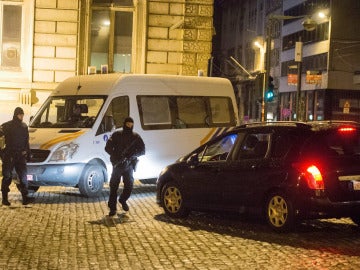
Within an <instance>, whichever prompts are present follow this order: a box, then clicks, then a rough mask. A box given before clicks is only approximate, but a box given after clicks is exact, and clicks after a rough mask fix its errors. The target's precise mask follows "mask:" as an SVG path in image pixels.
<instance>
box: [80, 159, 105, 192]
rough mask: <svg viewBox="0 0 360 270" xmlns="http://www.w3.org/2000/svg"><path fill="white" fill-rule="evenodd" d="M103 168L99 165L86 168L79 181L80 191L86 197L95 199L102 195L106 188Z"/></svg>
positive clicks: (89, 165) (90, 165)
mask: <svg viewBox="0 0 360 270" xmlns="http://www.w3.org/2000/svg"><path fill="white" fill-rule="evenodd" d="M104 181H105V177H104V173H103V167H102V166H101V165H99V164H88V165H86V166H85V168H84V170H83V173H82V176H81V178H80V180H79V190H80V193H81V194H82V195H84V196H85V197H95V196H98V195H99V194H100V192H101V191H102V189H103V186H104Z"/></svg>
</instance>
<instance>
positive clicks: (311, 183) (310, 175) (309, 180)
mask: <svg viewBox="0 0 360 270" xmlns="http://www.w3.org/2000/svg"><path fill="white" fill-rule="evenodd" d="M293 166H294V167H295V168H296V169H297V170H299V172H300V176H301V177H302V179H304V180H305V181H306V184H307V186H308V187H309V188H310V189H316V190H320V189H321V190H322V189H324V180H323V177H322V175H321V172H320V170H319V168H318V167H317V166H316V165H314V164H307V165H299V164H293Z"/></svg>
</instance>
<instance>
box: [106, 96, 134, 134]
mask: <svg viewBox="0 0 360 270" xmlns="http://www.w3.org/2000/svg"><path fill="white" fill-rule="evenodd" d="M105 115H107V116H112V117H113V119H114V124H115V126H116V128H120V127H122V126H123V123H124V120H125V118H126V117H128V116H129V97H128V96H121V97H116V98H114V99H113V100H112V101H111V103H110V105H109V107H108V109H107V111H106V114H105Z"/></svg>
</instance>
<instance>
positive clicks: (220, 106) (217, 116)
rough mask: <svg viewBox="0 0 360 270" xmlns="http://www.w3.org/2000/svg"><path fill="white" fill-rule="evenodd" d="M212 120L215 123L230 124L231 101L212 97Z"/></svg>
mask: <svg viewBox="0 0 360 270" xmlns="http://www.w3.org/2000/svg"><path fill="white" fill-rule="evenodd" d="M209 100H210V108H211V119H212V122H213V123H230V122H231V121H232V119H231V115H230V114H229V112H232V107H231V102H230V101H231V100H230V99H228V98H224V97H210V99H209Z"/></svg>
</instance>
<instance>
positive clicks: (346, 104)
mask: <svg viewBox="0 0 360 270" xmlns="http://www.w3.org/2000/svg"><path fill="white" fill-rule="evenodd" d="M343 113H350V102H349V101H348V100H347V101H345V103H344V108H343Z"/></svg>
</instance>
